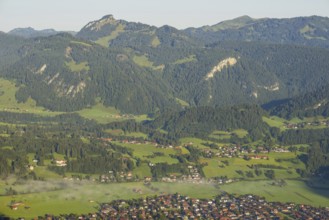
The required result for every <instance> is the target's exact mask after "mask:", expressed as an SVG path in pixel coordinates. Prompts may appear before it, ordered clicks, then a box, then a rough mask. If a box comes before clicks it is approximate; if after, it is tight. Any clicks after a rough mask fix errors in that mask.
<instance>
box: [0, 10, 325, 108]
mask: <svg viewBox="0 0 329 220" xmlns="http://www.w3.org/2000/svg"><path fill="white" fill-rule="evenodd" d="M293 20H294V21H295V23H296V22H297V23H298V22H301V23H300V24H299V26H298V27H295V26H294V24H295V23H291V21H286V20H285V19H277V20H271V19H265V20H257V23H262V24H264V25H265V24H268V25H267V26H264V29H261V30H262V31H260V30H256V33H263V32H264V30H266V29H267V28H269V27H271V25H273V24H277V25H278V29H280V28H279V27H281V26H280V25H281V23H282V22H283V21H284V22H285V24H284V25H283V27H281V29H284V28H285V27H286V26H287V25H288V26H289V25H290V26H291V28H290V29H291V30H298V33H299V32H300V29H299V28H300V27H301V26H302V27H305V26H303V25H305V24H306V23H307V24H310V23H311V21H312V22H313V23H314V24H317V25H318V26H319V27H320V26H321V24H322V23H324V24H323V27H326V25H329V22H327V20H328V19H327V18H322V17H311V18H295V19H293ZM253 21H254V19H252V18H250V17H246V16H243V17H240V18H237V19H235V21H233V23H232V22H231V23H230V24H229V25H231V26H232V25H239V24H238V23H239V22H240V23H241V22H242V23H250V22H253ZM264 22H267V23H264ZM276 22H279V23H276ZM280 22H281V23H280ZM321 22H322V23H321ZM327 23H328V24H327ZM220 24H221V25H223V23H220ZM226 25H227V24H226ZM248 25H249V24H248ZM252 25H254V24H252ZM257 25H259V24H257ZM314 27H315V26H314ZM244 28H245V27H242V29H243V30H244ZM240 29H241V28H240ZM227 30H231V29H227ZM227 30H224V32H225V31H227ZM199 31H201V32H203V34H210V35H209V36H210V37H209V39H211V38H212V37H214V36H215V35H213V33H218V32H217V31H209V30H208V31H204V30H202V29H200V30H199ZM235 31H236V30H235V29H233V32H232V33H233V35H234V33H235ZM284 31H285V29H284ZM312 31H313V33H314V34H318V32H319V31H317V30H314V28H313V29H312V28H305V29H303V31H302V32H303V33H304V34H305V33H308V32H312ZM225 33H226V32H225ZM280 33H281V32H280ZM319 33H322V34H325V33H326V32H325V31H323V32H321V31H320V32H319ZM194 34H195V33H187V32H186V30H183V31H182V30H178V29H176V28H173V27H171V26H168V25H165V26H162V27H159V28H157V27H155V26H149V25H146V24H142V23H136V22H127V21H124V20H116V19H115V18H114V17H113V16H112V15H107V16H104V17H102V18H101V19H99V20H96V21H92V22H89V23H88V24H86V25H85V26H84V27H83V28H82V29H81V31H79V32H78V33H77V35H76V36H72V35H70V34H67V33H59V34H56V35H53V36H49V37H36V38H32V39H23V38H19V37H15V36H12V35H8V34H0V43H1V42H2V43H3V47H2V48H4V50H3V51H1V53H0V57H3V58H4V59H3V60H1V61H0V70H1V76H3V77H6V78H9V79H11V80H15V81H16V82H17V84H18V86H19V87H20V89H19V91H18V92H17V94H16V98H17V99H18V100H19V101H21V102H24V101H26V100H27V98H28V97H32V98H33V99H35V100H36V102H37V104H38V105H42V106H44V107H46V108H48V109H51V110H63V111H73V110H78V109H81V108H84V107H88V106H92V105H94V104H95V100H96V99H100V100H101V102H102V104H104V105H106V106H113V107H115V108H117V109H119V110H121V111H122V112H126V113H138V114H140V113H150V112H155V111H158V110H162V109H164V108H178V109H179V108H182V107H183V106H181V105H180V104H181V103H185V104H184V105H186V103H187V104H188V105H189V106H191V107H193V106H205V105H209V106H231V105H236V104H246V103H250V104H264V103H267V102H270V101H272V100H279V99H286V98H292V97H294V96H297V95H299V94H302V93H304V92H308V91H312V90H315V89H317V88H319V87H320V86H321V85H323V84H324V82H326V81H328V80H329V74H328V69H329V64H328V63H327V62H326V60H328V57H329V51H328V50H327V49H326V45H327V44H328V42H329V40H321V41H323V42H324V43H323V44H322V46H319V47H318V46H316V47H313V46H312V43H311V44H310V45H303V44H302V43H301V45H298V44H297V45H292V44H290V43H289V41H288V40H287V41H286V42H283V43H282V42H278V41H279V40H280V39H281V38H280V39H274V40H273V42H271V41H270V42H267V41H259V42H255V41H253V42H248V41H246V39H240V40H236V41H234V40H230V41H229V40H225V41H224V40H221V39H220V38H218V39H217V38H216V39H217V40H216V41H215V42H214V43H209V42H210V41H209V39H208V38H207V39H206V38H198V36H196V35H194ZM242 36H243V35H242ZM266 36H267V35H266V34H264V39H266ZM292 36H294V35H292ZM1 39H2V41H1ZM287 39H288V38H287ZM269 40H271V38H269ZM312 42H313V41H312ZM328 45H329V44H328ZM321 47H323V48H321ZM227 61H229V63H228V64H227ZM233 61H234V62H233ZM310 73H312V78H310ZM47 95H49V97H47ZM178 100H179V101H178ZM179 103H180V104H179Z"/></svg>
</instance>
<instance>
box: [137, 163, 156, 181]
mask: <svg viewBox="0 0 329 220" xmlns="http://www.w3.org/2000/svg"><path fill="white" fill-rule="evenodd" d="M133 174H134V175H135V176H138V177H139V178H144V177H150V176H152V173H151V169H150V167H149V165H148V164H146V163H142V164H141V165H140V166H139V167H137V168H135V169H134V172H133Z"/></svg>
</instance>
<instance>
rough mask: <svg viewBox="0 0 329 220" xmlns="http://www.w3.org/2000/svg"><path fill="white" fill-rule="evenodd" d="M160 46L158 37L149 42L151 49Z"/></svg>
mask: <svg viewBox="0 0 329 220" xmlns="http://www.w3.org/2000/svg"><path fill="white" fill-rule="evenodd" d="M160 44H161V42H160V40H159V38H158V36H155V37H154V38H153V39H152V41H151V46H152V47H158V46H159V45H160Z"/></svg>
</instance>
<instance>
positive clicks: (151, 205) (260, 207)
mask: <svg viewBox="0 0 329 220" xmlns="http://www.w3.org/2000/svg"><path fill="white" fill-rule="evenodd" d="M97 217H101V218H106V219H284V217H289V218H292V219H329V208H315V207H312V206H308V205H296V204H294V203H279V202H267V201H266V200H265V199H264V198H261V197H258V196H254V195H244V196H239V197H235V196H233V195H230V194H226V193H223V194H222V195H221V196H218V197H216V198H215V199H193V198H189V197H185V196H182V195H179V194H169V195H161V196H157V197H147V198H145V199H138V200H131V201H123V200H117V201H113V202H111V203H106V204H102V205H101V207H100V210H99V212H98V213H97Z"/></svg>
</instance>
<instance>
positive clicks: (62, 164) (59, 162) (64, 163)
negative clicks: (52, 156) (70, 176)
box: [55, 160, 67, 167]
mask: <svg viewBox="0 0 329 220" xmlns="http://www.w3.org/2000/svg"><path fill="white" fill-rule="evenodd" d="M55 163H56V166H58V167H65V166H67V161H66V160H56V161H55Z"/></svg>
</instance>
